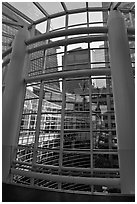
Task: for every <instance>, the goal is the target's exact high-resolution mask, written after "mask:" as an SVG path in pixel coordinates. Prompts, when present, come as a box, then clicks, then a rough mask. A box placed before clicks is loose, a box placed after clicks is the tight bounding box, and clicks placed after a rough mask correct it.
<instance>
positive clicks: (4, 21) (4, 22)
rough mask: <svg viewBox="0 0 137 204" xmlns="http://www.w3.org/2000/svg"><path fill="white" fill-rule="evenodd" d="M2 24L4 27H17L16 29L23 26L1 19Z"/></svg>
mask: <svg viewBox="0 0 137 204" xmlns="http://www.w3.org/2000/svg"><path fill="white" fill-rule="evenodd" d="M2 23H3V24H5V25H9V26H10V25H13V26H17V27H23V25H21V24H19V23H17V22H13V21H9V20H6V19H2Z"/></svg>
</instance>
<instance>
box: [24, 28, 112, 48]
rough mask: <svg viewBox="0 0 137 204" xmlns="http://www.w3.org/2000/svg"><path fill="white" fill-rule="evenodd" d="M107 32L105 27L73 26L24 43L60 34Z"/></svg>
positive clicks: (60, 35) (27, 43) (55, 36)
mask: <svg viewBox="0 0 137 204" xmlns="http://www.w3.org/2000/svg"><path fill="white" fill-rule="evenodd" d="M107 32H108V29H107V27H92V28H91V27H89V28H75V29H68V30H61V31H56V32H49V33H45V34H41V35H38V36H35V37H33V38H31V39H29V40H27V41H26V42H25V43H26V45H30V44H32V43H36V42H40V41H42V40H48V39H52V38H57V37H62V36H63V37H64V36H69V35H78V34H91V33H92V34H95V33H107Z"/></svg>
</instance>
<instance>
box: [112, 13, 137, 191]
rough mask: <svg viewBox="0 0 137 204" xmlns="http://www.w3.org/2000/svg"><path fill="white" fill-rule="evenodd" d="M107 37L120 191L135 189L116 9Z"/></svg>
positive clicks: (125, 61)
mask: <svg viewBox="0 0 137 204" xmlns="http://www.w3.org/2000/svg"><path fill="white" fill-rule="evenodd" d="M108 39H109V49H110V63H111V73H112V83H113V94H114V105H115V112H116V128H117V135H118V151H119V162H120V179H121V191H122V193H123V194H134V193H135V90H134V76H133V70H132V65H131V59H130V50H129V42H128V36H127V31H126V27H125V22H124V19H123V17H122V15H121V13H120V12H119V11H116V10H114V11H111V12H110V15H109V18H108Z"/></svg>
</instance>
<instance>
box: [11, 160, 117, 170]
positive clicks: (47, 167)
mask: <svg viewBox="0 0 137 204" xmlns="http://www.w3.org/2000/svg"><path fill="white" fill-rule="evenodd" d="M13 164H21V165H26V166H32V163H28V162H21V161H13ZM33 166H34V167H39V168H45V169H53V170H59V166H53V165H44V164H37V163H36V164H34V165H33ZM61 170H65V171H79V172H91V168H82V167H65V166H62V167H61ZM92 170H93V171H94V172H119V169H114V168H92Z"/></svg>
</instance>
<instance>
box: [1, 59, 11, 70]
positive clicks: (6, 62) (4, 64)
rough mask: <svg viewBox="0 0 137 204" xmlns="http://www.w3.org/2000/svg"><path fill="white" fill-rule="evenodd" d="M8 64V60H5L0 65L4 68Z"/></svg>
mask: <svg viewBox="0 0 137 204" xmlns="http://www.w3.org/2000/svg"><path fill="white" fill-rule="evenodd" d="M9 63H10V58H7V59H6V60H5V61H4V62H3V63H2V68H3V67H5V66H6V65H7V64H9Z"/></svg>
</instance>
